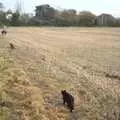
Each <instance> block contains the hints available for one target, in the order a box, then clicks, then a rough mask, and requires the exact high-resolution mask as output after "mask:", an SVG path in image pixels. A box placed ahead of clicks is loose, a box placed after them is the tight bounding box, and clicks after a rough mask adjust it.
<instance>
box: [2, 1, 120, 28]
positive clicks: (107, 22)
mask: <svg viewBox="0 0 120 120" xmlns="http://www.w3.org/2000/svg"><path fill="white" fill-rule="evenodd" d="M4 25H7V26H44V25H46V26H87V27H91V26H115V27H120V18H115V17H113V16H112V15H110V14H101V15H99V16H96V15H95V14H93V13H91V12H89V11H81V12H79V13H78V12H77V11H76V10H74V9H66V10H57V9H55V8H53V7H51V6H50V5H48V4H45V5H39V6H36V9H35V15H32V14H28V13H21V12H20V11H19V10H15V11H12V10H7V11H4V10H3V4H2V3H0V26H1V27H2V26H4Z"/></svg>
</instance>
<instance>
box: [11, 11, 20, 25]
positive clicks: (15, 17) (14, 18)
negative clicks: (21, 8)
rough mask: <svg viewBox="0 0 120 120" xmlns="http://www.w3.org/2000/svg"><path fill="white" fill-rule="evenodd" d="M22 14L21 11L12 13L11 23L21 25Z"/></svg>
mask: <svg viewBox="0 0 120 120" xmlns="http://www.w3.org/2000/svg"><path fill="white" fill-rule="evenodd" d="M19 18H20V14H19V12H15V13H13V14H12V18H11V25H12V26H19V25H20V19H19Z"/></svg>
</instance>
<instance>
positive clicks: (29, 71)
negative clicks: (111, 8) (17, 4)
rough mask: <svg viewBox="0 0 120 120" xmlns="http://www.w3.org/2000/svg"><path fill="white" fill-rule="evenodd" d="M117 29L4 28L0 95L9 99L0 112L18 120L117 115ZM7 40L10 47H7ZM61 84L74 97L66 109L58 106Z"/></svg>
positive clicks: (97, 119)
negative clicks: (73, 101)
mask: <svg viewBox="0 0 120 120" xmlns="http://www.w3.org/2000/svg"><path fill="white" fill-rule="evenodd" d="M119 32H120V29H119V28H52V27H51V28H29V29H28V28H10V29H9V30H8V33H9V34H8V36H7V37H6V38H4V40H2V39H3V38H2V39H0V43H1V44H0V48H1V50H2V51H3V52H1V53H0V54H1V56H2V57H1V58H0V62H1V65H2V67H0V68H1V69H0V71H2V72H0V75H2V77H1V80H0V82H1V85H2V84H3V86H5V89H3V87H0V88H1V89H3V90H2V91H4V92H3V93H2V96H4V97H5V98H4V99H3V100H4V101H10V102H11V101H12V103H13V100H14V103H15V104H13V105H12V106H11V107H10V108H8V107H2V113H0V115H1V116H3V117H6V116H9V115H12V116H13V117H16V119H18V120H19V119H20V120H22V119H23V120H39V119H41V120H81V119H82V120H108V119H109V120H117V119H118V120H119V105H120V102H119V101H120V81H119V79H118V76H120V67H119V66H120V63H119V60H120V52H119V51H120V47H119V46H120V40H119V36H120V33H119ZM13 33H14V34H13ZM10 42H12V43H13V44H14V45H15V48H16V49H15V50H10V48H9V43H10ZM3 55H4V56H3ZM5 55H7V57H6V58H7V59H4V58H5ZM11 57H12V58H11ZM8 58H9V59H8ZM6 61H7V62H6ZM3 63H5V64H3ZM106 73H107V74H108V75H109V76H108V75H107V76H106ZM114 75H117V77H116V76H114ZM61 89H66V90H68V91H69V92H70V93H71V94H73V95H74V97H75V111H74V112H73V113H72V114H71V113H69V110H68V109H66V108H64V106H63V105H62V99H61V94H60V91H61ZM116 107H117V108H116ZM6 109H7V110H6ZM116 109H117V110H116ZM6 111H7V112H6ZM114 111H115V112H114ZM4 119H5V120H6V119H7V118H4ZM4 119H3V118H2V120H4Z"/></svg>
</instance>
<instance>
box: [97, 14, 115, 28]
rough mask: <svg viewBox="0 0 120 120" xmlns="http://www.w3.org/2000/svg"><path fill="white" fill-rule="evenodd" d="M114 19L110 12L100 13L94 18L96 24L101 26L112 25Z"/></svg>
mask: <svg viewBox="0 0 120 120" xmlns="http://www.w3.org/2000/svg"><path fill="white" fill-rule="evenodd" d="M115 22H116V19H115V18H114V17H113V16H112V15H110V14H101V15H99V16H98V17H97V18H96V24H97V25H101V26H108V25H114V24H115Z"/></svg>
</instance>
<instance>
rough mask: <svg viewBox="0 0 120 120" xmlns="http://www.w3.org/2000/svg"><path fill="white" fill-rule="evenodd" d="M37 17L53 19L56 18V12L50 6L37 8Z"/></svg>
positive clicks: (45, 5)
mask: <svg viewBox="0 0 120 120" xmlns="http://www.w3.org/2000/svg"><path fill="white" fill-rule="evenodd" d="M35 12H36V17H39V19H41V20H44V19H51V18H53V17H54V14H55V10H54V8H52V7H51V6H50V5H48V4H44V5H40V6H36V10H35Z"/></svg>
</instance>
